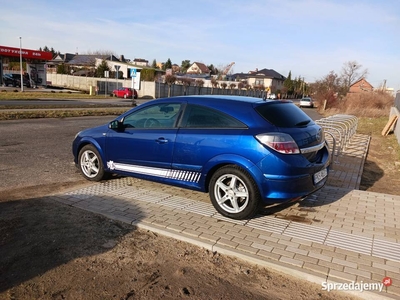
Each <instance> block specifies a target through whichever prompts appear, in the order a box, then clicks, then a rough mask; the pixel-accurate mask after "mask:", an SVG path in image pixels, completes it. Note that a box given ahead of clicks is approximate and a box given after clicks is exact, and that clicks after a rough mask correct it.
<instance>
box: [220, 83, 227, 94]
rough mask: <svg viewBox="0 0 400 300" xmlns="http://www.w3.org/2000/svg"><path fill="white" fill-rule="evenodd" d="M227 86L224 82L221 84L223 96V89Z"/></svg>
mask: <svg viewBox="0 0 400 300" xmlns="http://www.w3.org/2000/svg"><path fill="white" fill-rule="evenodd" d="M227 86H228V84H227V83H226V82H223V83H221V87H222V89H223V90H224V94H225V89H226V87H227Z"/></svg>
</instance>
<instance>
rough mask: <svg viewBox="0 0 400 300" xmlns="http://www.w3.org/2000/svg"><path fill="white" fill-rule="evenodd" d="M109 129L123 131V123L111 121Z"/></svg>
mask: <svg viewBox="0 0 400 300" xmlns="http://www.w3.org/2000/svg"><path fill="white" fill-rule="evenodd" d="M108 128H110V129H114V130H122V129H123V126H122V122H120V121H118V120H114V121H111V122H110V123H109V124H108Z"/></svg>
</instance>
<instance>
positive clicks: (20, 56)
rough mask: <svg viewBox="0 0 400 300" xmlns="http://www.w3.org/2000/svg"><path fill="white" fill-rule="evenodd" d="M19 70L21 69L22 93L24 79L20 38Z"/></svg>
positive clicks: (20, 39)
mask: <svg viewBox="0 0 400 300" xmlns="http://www.w3.org/2000/svg"><path fill="white" fill-rule="evenodd" d="M19 68H20V69H21V92H23V91H24V78H23V76H22V38H21V37H19Z"/></svg>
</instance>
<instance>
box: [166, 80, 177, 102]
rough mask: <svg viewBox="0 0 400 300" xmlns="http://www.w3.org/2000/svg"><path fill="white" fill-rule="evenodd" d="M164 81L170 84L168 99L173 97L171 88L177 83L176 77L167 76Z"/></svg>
mask: <svg viewBox="0 0 400 300" xmlns="http://www.w3.org/2000/svg"><path fill="white" fill-rule="evenodd" d="M164 80H165V83H166V84H168V97H171V86H172V85H173V84H174V83H175V81H176V77H175V76H174V75H165V79H164Z"/></svg>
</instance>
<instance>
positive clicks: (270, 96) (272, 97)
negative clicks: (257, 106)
mask: <svg viewBox="0 0 400 300" xmlns="http://www.w3.org/2000/svg"><path fill="white" fill-rule="evenodd" d="M268 99H272V100H274V99H276V95H275V94H269V96H268Z"/></svg>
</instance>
